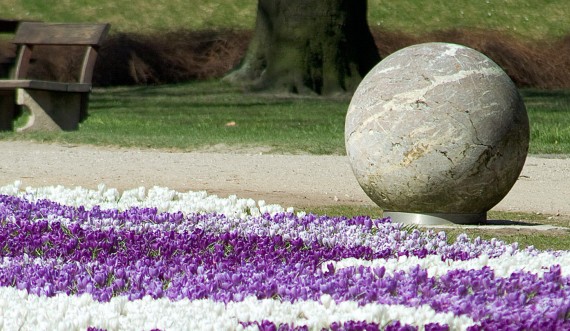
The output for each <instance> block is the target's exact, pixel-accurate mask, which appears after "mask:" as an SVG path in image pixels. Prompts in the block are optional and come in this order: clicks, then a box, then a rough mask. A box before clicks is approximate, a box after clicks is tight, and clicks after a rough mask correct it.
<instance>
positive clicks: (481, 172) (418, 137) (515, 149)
mask: <svg viewBox="0 0 570 331" xmlns="http://www.w3.org/2000/svg"><path fill="white" fill-rule="evenodd" d="M345 143H346V152H347V154H348V157H349V161H350V164H351V166H352V169H353V171H354V174H355V176H356V179H357V180H358V182H359V184H360V186H361V187H362V188H363V190H364V191H365V192H366V194H367V195H368V196H369V197H370V198H371V199H372V200H373V201H374V202H375V203H376V204H377V205H378V206H379V207H381V208H382V209H383V210H384V211H388V212H390V211H394V212H404V213H427V214H429V213H443V214H446V213H448V214H481V213H486V212H487V211H488V210H489V209H491V208H492V207H493V206H494V205H496V204H497V203H499V202H500V201H501V200H502V199H503V198H504V197H505V195H507V193H508V192H509V190H510V189H511V188H512V186H513V185H514V183H515V182H516V180H517V178H518V176H519V174H520V172H521V170H522V168H523V165H524V162H525V160H526V156H527V152H528V143H529V124H528V116H527V113H526V109H525V106H524V103H523V100H522V98H521V96H520V95H519V93H518V90H517V88H516V87H515V85H514V84H513V82H512V81H511V80H510V78H509V77H508V76H507V75H506V74H505V72H504V71H503V70H502V69H501V68H500V67H499V66H498V65H497V64H495V63H494V62H493V61H491V60H490V59H489V58H487V57H486V56H485V55H483V54H481V53H479V52H477V51H475V50H473V49H471V48H468V47H464V46H461V45H456V44H448V43H426V44H419V45H414V46H410V47H407V48H404V49H402V50H399V51H397V52H395V53H393V54H391V55H389V56H388V57H386V58H385V59H384V60H382V61H381V62H380V63H379V64H377V65H376V66H375V67H374V68H373V69H372V70H371V71H370V72H369V73H368V75H366V77H365V78H364V79H363V80H362V82H361V83H360V85H359V86H358V88H357V90H356V92H355V94H354V96H353V98H352V100H351V102H350V106H349V109H348V112H347V115H346V123H345Z"/></svg>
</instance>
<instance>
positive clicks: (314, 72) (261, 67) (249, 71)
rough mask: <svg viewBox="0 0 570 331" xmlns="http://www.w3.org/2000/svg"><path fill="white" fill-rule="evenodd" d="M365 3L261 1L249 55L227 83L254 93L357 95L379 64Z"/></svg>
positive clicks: (363, 0) (355, 0)
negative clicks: (355, 92) (361, 83)
mask: <svg viewBox="0 0 570 331" xmlns="http://www.w3.org/2000/svg"><path fill="white" fill-rule="evenodd" d="M366 13H367V2H366V0H258V5H257V21H256V25H255V32H254V36H253V39H252V41H251V43H250V45H249V48H248V51H247V53H246V55H245V57H244V59H243V60H242V62H241V64H240V65H239V66H238V68H237V69H235V70H234V71H232V72H230V73H229V74H228V75H227V76H226V77H225V79H226V80H228V81H230V82H234V83H238V84H243V85H246V86H249V87H251V88H252V89H253V90H262V91H268V90H269V91H273V92H277V93H280V92H289V93H295V94H317V95H337V94H352V93H353V92H354V90H355V89H356V87H357V86H358V84H359V83H360V81H361V80H362V78H363V77H364V75H366V73H367V72H368V71H369V70H370V69H371V68H372V67H373V66H374V65H376V64H377V63H378V62H379V61H380V55H379V53H378V49H377V47H376V44H375V43H374V39H373V37H372V34H371V33H370V29H369V28H368V23H367V19H366Z"/></svg>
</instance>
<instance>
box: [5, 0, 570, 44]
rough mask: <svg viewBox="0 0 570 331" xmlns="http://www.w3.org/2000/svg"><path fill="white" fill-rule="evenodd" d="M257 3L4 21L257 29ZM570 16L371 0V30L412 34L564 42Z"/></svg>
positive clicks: (11, 6) (466, 3) (139, 6)
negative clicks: (500, 35)
mask: <svg viewBox="0 0 570 331" xmlns="http://www.w3.org/2000/svg"><path fill="white" fill-rule="evenodd" d="M256 4H257V2H256V1H251V0H214V1H198V0H170V1H161V2H157V1H149V0H136V1H111V0H83V1H66V2H65V4H64V5H63V4H62V5H58V6H54V5H53V3H52V2H51V1H45V0H27V1H21V0H3V1H1V2H0V13H2V16H3V17H4V18H17V19H32V20H43V21H53V22H60V21H62V22H72V21H81V22H83V21H87V22H93V21H100V22H109V23H111V24H112V31H113V32H118V31H126V32H128V31H137V32H145V31H146V32H150V31H160V30H172V29H179V28H187V29H205V28H220V27H225V28H239V29H251V28H253V26H254V24H255V14H256V9H257V5H256ZM568 16H570V6H568V3H567V0H548V1H540V0H501V1H498V0H488V1H473V0H456V1H453V2H450V1H444V0H433V1H421V0H406V1H381V0H368V21H369V24H370V26H371V27H376V26H380V27H382V28H384V29H388V30H395V31H402V32H408V33H423V32H426V31H433V30H441V29H448V28H480V29H491V30H500V31H503V32H507V33H509V34H512V35H515V36H520V37H523V38H530V39H543V38H558V37H561V36H564V35H565V34H567V33H568V32H569V31H570V20H568V19H567V18H568Z"/></svg>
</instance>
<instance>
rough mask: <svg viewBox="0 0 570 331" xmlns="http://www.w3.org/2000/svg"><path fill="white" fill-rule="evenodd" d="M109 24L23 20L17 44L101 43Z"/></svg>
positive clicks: (16, 40)
mask: <svg viewBox="0 0 570 331" xmlns="http://www.w3.org/2000/svg"><path fill="white" fill-rule="evenodd" d="M109 27H110V25H109V24H87V23H38V22H22V23H20V25H19V26H18V30H17V31H16V36H15V37H14V39H13V41H12V42H13V43H15V44H37V45H100V44H101V42H102V41H103V39H104V38H105V36H106V35H107V32H108V31H109Z"/></svg>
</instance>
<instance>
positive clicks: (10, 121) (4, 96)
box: [0, 90, 17, 131]
mask: <svg viewBox="0 0 570 331" xmlns="http://www.w3.org/2000/svg"><path fill="white" fill-rule="evenodd" d="M15 95H16V92H15V91H14V90H0V131H12V130H14V116H15V114H16V108H17V106H16V97H15Z"/></svg>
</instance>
